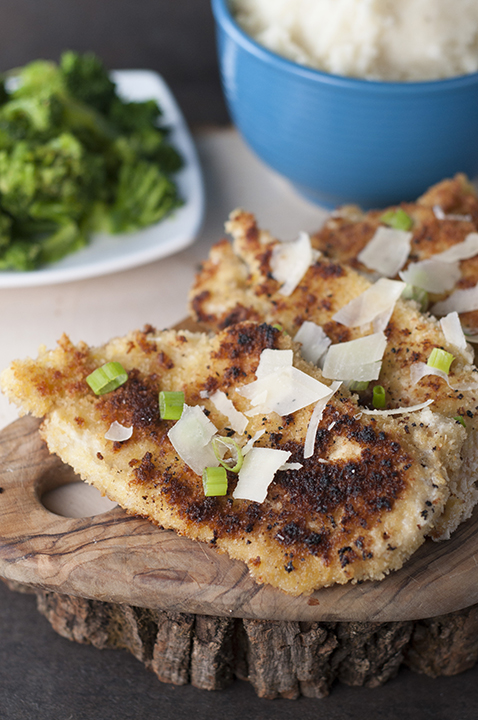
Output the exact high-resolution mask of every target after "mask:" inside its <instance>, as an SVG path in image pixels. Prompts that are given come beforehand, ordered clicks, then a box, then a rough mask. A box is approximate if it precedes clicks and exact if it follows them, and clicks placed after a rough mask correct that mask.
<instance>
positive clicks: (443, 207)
mask: <svg viewBox="0 0 478 720" xmlns="http://www.w3.org/2000/svg"><path fill="white" fill-rule="evenodd" d="M398 209H400V210H403V211H404V212H405V213H406V215H407V216H408V217H409V218H410V228H409V231H410V233H411V234H412V237H411V243H410V253H409V255H408V259H407V260H406V262H405V263H404V265H403V270H406V268H407V267H409V266H410V264H411V263H417V262H420V261H423V260H428V259H431V258H433V257H434V256H436V255H437V254H438V253H442V252H444V251H446V250H448V249H449V248H452V247H454V246H456V245H458V244H459V243H462V242H463V241H464V240H465V238H466V237H467V236H468V235H469V234H470V233H476V232H478V197H477V194H476V191H475V188H474V186H473V185H472V184H471V183H470V182H469V180H468V179H467V178H466V176H465V175H463V174H459V175H456V176H455V177H454V178H452V179H448V180H443V181H442V182H440V183H438V184H437V185H434V186H433V187H431V188H430V189H429V190H427V192H426V193H424V195H422V196H421V197H419V198H418V200H417V201H416V202H404V203H401V204H400V205H397V206H393V207H390V208H386V209H377V210H371V211H368V212H363V211H362V210H361V209H360V208H359V207H357V206H351V205H349V206H344V207H341V208H338V209H337V210H336V211H335V212H334V213H332V216H331V217H330V218H329V219H328V220H327V221H326V222H325V223H324V225H323V227H322V228H321V229H320V230H319V231H318V232H316V233H314V234H313V235H312V236H311V240H312V244H313V246H314V247H315V248H316V249H317V250H320V251H321V252H322V253H323V254H324V255H325V256H326V257H328V258H329V259H331V260H333V261H335V262H340V263H347V264H348V265H350V266H351V267H353V268H354V269H355V270H358V271H360V272H362V273H366V274H367V273H370V272H371V270H370V268H368V267H367V266H366V265H364V264H363V263H362V262H361V261H360V259H359V257H358V256H359V255H360V253H361V251H363V250H364V248H365V247H366V246H367V244H368V243H369V242H370V240H371V239H372V237H373V236H374V234H375V232H376V231H377V228H379V227H380V226H382V227H383V226H384V219H385V220H386V219H387V217H390V215H392V216H393V213H395V212H396V211H397V210H398ZM459 266H460V267H459V269H460V277H459V279H458V280H457V282H456V283H455V284H454V286H453V287H452V288H450V289H449V290H447V291H446V292H445V291H444V292H438V293H430V306H431V307H433V305H434V304H435V303H437V302H440V301H443V300H444V299H446V298H447V297H449V296H450V294H451V293H452V291H455V290H464V289H467V288H472V287H474V286H476V285H477V283H478V253H477V254H476V255H475V256H473V257H469V258H467V259H466V260H462V261H461V262H460V264H459ZM460 319H461V321H462V324H463V326H464V327H465V328H466V329H467V330H468V331H469V333H470V335H476V334H477V333H478V309H473V310H470V311H464V312H460Z"/></svg>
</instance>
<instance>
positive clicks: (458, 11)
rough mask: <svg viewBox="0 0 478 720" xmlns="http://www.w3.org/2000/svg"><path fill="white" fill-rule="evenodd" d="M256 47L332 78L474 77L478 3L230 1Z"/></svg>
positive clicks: (477, 64)
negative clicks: (254, 40) (264, 48)
mask: <svg viewBox="0 0 478 720" xmlns="http://www.w3.org/2000/svg"><path fill="white" fill-rule="evenodd" d="M231 8H232V11H233V13H234V14H235V17H236V19H237V21H238V23H239V24H240V25H241V26H242V27H243V29H244V30H245V31H246V32H247V33H248V34H250V35H251V36H252V37H254V38H255V39H256V40H257V41H258V42H259V43H261V44H262V45H265V46H266V47H268V48H269V49H271V50H273V51H274V52H276V53H278V54H280V55H283V56H285V57H287V58H289V59H290V60H294V61H295V62H298V63H300V64H303V65H309V66H311V67H314V68H317V69H319V70H323V71H325V72H330V73H333V74H336V75H346V76H351V77H358V78H366V79H373V80H389V81H419V80H433V79H438V78H446V77H453V76H457V75H465V74H468V73H472V72H476V71H478V0H231Z"/></svg>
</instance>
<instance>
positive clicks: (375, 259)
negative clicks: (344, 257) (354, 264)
mask: <svg viewBox="0 0 478 720" xmlns="http://www.w3.org/2000/svg"><path fill="white" fill-rule="evenodd" d="M412 237H413V233H411V232H407V231H406V230H397V229H396V228H391V227H385V226H383V225H380V226H379V227H378V228H377V230H376V232H375V235H374V236H373V238H372V239H371V240H370V241H369V242H368V243H367V245H366V246H365V247H364V249H363V250H361V251H360V252H359V254H358V255H357V259H358V260H359V261H360V262H361V263H363V265H365V266H366V267H368V268H369V269H370V270H376V271H377V272H379V273H380V274H381V275H385V277H394V276H395V275H396V274H397V273H398V271H399V270H401V269H402V267H403V266H404V265H405V263H406V261H407V258H408V256H409V254H410V243H411V240H412Z"/></svg>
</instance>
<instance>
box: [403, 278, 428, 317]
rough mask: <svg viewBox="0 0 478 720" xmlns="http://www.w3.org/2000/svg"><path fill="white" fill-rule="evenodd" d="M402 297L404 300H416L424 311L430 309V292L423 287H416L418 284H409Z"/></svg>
mask: <svg viewBox="0 0 478 720" xmlns="http://www.w3.org/2000/svg"><path fill="white" fill-rule="evenodd" d="M402 298H403V299H404V300H415V302H416V303H418V305H419V307H420V310H421V311H422V312H426V311H427V309H428V293H427V291H426V290H423V288H419V287H416V285H408V284H407V285H406V286H405V288H404V290H403V292H402Z"/></svg>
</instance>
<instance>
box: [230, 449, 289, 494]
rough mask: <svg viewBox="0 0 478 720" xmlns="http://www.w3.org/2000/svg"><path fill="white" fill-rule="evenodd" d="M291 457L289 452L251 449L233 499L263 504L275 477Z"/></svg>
mask: <svg viewBox="0 0 478 720" xmlns="http://www.w3.org/2000/svg"><path fill="white" fill-rule="evenodd" d="M290 456H291V453H290V452H289V451H287V450H276V449H274V448H262V447H253V448H251V450H250V451H249V452H248V453H247V455H246V456H245V458H244V462H243V464H242V468H241V469H240V471H239V479H238V482H237V485H236V487H235V489H234V492H233V493H232V496H233V498H235V499H236V500H250V501H251V502H257V503H263V502H264V500H265V499H266V497H267V490H268V488H269V485H270V484H271V482H272V480H273V479H274V475H275V474H276V472H277V471H278V470H279V469H280V468H281V467H282V465H284V464H285V463H286V462H287V460H288V459H289V458H290Z"/></svg>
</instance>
